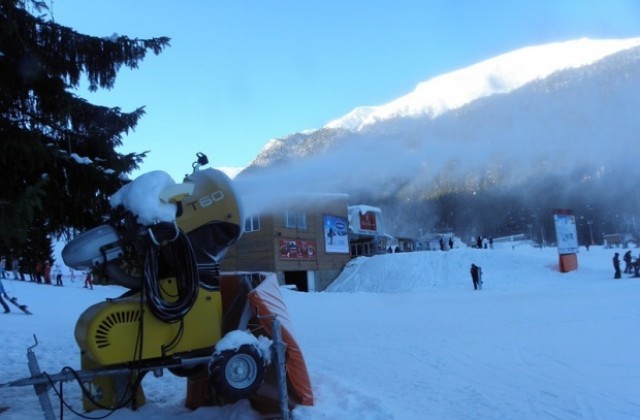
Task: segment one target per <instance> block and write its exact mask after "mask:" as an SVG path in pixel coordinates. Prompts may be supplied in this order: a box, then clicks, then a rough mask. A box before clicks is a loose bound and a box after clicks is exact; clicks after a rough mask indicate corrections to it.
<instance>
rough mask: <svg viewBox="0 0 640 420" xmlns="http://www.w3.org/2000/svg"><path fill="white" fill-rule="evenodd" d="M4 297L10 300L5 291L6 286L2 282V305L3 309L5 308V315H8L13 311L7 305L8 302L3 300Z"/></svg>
mask: <svg viewBox="0 0 640 420" xmlns="http://www.w3.org/2000/svg"><path fill="white" fill-rule="evenodd" d="M2 296H4V297H5V298H6V299H7V300H9V296H7V292H5V291H4V286H3V285H2V281H1V280H0V305H2V307H3V308H4V313H5V314H8V313H9V312H11V310H10V309H9V305H7V302H5V301H4V300H2Z"/></svg>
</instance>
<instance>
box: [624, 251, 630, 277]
mask: <svg viewBox="0 0 640 420" xmlns="http://www.w3.org/2000/svg"><path fill="white" fill-rule="evenodd" d="M622 259H623V260H624V273H625V274H628V273H631V251H630V250H629V251H627V252H625V253H624V255H623V256H622Z"/></svg>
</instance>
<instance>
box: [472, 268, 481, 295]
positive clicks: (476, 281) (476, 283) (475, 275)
mask: <svg viewBox="0 0 640 420" xmlns="http://www.w3.org/2000/svg"><path fill="white" fill-rule="evenodd" d="M470 272H471V280H473V290H478V288H482V281H481V280H480V275H481V274H482V269H481V268H480V267H478V266H477V265H475V264H471V270H470Z"/></svg>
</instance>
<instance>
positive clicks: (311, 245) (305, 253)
mask: <svg viewBox="0 0 640 420" xmlns="http://www.w3.org/2000/svg"><path fill="white" fill-rule="evenodd" d="M278 247H279V248H280V258H281V259H285V260H300V259H302V260H315V259H316V256H317V248H316V241H303V240H301V239H288V238H280V239H279V240H278Z"/></svg>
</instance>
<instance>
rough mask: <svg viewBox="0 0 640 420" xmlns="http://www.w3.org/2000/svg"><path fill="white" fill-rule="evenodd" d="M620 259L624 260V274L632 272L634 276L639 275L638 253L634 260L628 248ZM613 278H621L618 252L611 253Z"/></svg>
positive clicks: (639, 261)
mask: <svg viewBox="0 0 640 420" xmlns="http://www.w3.org/2000/svg"><path fill="white" fill-rule="evenodd" d="M622 260H623V261H624V273H625V274H632V273H633V276H634V277H640V255H639V256H638V257H637V258H636V259H635V260H634V259H633V257H632V256H631V251H630V250H629V251H627V252H625V253H624V255H623V257H622ZM613 278H614V279H619V278H622V272H621V271H620V254H619V253H618V252H616V253H615V254H613Z"/></svg>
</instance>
